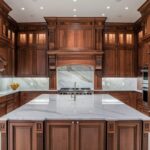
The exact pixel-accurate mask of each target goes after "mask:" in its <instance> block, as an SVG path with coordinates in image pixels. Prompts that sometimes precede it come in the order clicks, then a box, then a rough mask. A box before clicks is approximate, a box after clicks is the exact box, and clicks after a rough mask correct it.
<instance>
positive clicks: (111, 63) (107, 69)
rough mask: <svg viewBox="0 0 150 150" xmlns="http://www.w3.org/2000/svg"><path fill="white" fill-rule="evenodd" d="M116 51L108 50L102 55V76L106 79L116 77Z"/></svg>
mask: <svg viewBox="0 0 150 150" xmlns="http://www.w3.org/2000/svg"><path fill="white" fill-rule="evenodd" d="M116 61H117V60H116V50H115V49H112V50H111V49H110V50H109V49H108V50H105V53H104V69H103V74H104V76H107V77H115V76H117V62H116Z"/></svg>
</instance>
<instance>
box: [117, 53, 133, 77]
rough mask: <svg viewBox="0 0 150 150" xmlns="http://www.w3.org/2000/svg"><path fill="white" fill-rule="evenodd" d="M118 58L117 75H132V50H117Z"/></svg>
mask: <svg viewBox="0 0 150 150" xmlns="http://www.w3.org/2000/svg"><path fill="white" fill-rule="evenodd" d="M118 59H119V60H118V63H117V64H118V69H117V71H118V76H120V77H132V76H133V75H134V61H133V51H132V50H119V51H118Z"/></svg>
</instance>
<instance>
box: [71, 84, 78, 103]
mask: <svg viewBox="0 0 150 150" xmlns="http://www.w3.org/2000/svg"><path fill="white" fill-rule="evenodd" d="M76 90H77V83H76V82H75V83H74V88H73V93H71V98H73V100H74V101H76V99H77V91H76Z"/></svg>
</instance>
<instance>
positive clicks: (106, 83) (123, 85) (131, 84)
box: [102, 78, 137, 91]
mask: <svg viewBox="0 0 150 150" xmlns="http://www.w3.org/2000/svg"><path fill="white" fill-rule="evenodd" d="M102 87H103V90H125V91H127V90H129V91H131V90H137V78H103V79H102Z"/></svg>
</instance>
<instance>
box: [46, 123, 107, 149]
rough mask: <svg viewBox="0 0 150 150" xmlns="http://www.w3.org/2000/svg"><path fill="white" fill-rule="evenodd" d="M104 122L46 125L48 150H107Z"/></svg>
mask: <svg viewBox="0 0 150 150" xmlns="http://www.w3.org/2000/svg"><path fill="white" fill-rule="evenodd" d="M105 131H106V130H105V122H104V121H72V122H51V121H49V122H47V123H46V144H45V145H46V150H105V140H106V139H105Z"/></svg>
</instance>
